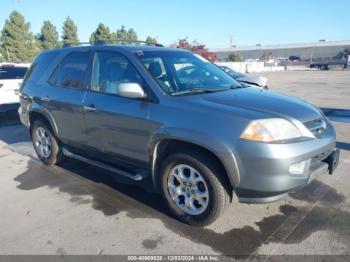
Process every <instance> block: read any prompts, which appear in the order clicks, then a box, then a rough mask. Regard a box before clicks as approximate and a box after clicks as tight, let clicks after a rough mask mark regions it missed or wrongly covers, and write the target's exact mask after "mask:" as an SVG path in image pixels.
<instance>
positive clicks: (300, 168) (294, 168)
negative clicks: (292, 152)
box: [289, 160, 308, 175]
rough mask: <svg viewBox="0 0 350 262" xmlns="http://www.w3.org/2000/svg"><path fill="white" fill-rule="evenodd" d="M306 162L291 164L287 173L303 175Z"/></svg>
mask: <svg viewBox="0 0 350 262" xmlns="http://www.w3.org/2000/svg"><path fill="white" fill-rule="evenodd" d="M307 162H308V160H305V161H302V162H299V163H296V164H293V165H290V166H289V173H291V174H293V175H302V174H304V171H305V167H306V164H307Z"/></svg>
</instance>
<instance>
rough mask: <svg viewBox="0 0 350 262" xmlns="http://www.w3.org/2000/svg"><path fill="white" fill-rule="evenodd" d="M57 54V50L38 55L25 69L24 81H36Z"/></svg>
mask: <svg viewBox="0 0 350 262" xmlns="http://www.w3.org/2000/svg"><path fill="white" fill-rule="evenodd" d="M58 55H59V52H47V53H42V54H41V55H39V56H38V57H37V58H36V59H35V60H34V62H33V63H32V65H31V66H30V68H29V70H28V71H27V74H26V75H25V77H24V81H25V82H26V81H28V82H37V81H38V80H39V79H40V78H41V77H42V76H43V75H44V73H45V72H46V70H47V69H48V68H49V66H50V65H51V63H52V62H53V61H54V59H55V58H56V57H57V56H58Z"/></svg>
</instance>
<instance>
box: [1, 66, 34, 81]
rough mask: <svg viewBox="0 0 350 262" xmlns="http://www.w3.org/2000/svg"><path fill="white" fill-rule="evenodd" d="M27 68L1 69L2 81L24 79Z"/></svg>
mask: <svg viewBox="0 0 350 262" xmlns="http://www.w3.org/2000/svg"><path fill="white" fill-rule="evenodd" d="M27 70H28V68H27V67H0V79H23V78H24V75H25V74H26V72H27Z"/></svg>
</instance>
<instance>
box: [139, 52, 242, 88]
mask: <svg viewBox="0 0 350 262" xmlns="http://www.w3.org/2000/svg"><path fill="white" fill-rule="evenodd" d="M136 55H137V57H138V58H139V59H140V61H141V62H142V63H143V65H144V66H145V68H146V69H147V70H148V72H149V73H150V74H151V75H152V76H153V77H154V78H155V79H156V80H157V82H158V83H159V85H160V86H161V88H162V89H163V90H164V91H165V92H167V93H168V94H171V95H176V94H186V93H199V92H217V91H223V90H228V89H232V88H238V87H241V85H240V84H239V83H238V82H236V81H235V80H234V79H232V78H231V77H230V76H229V75H227V74H226V73H225V72H224V71H222V70H221V69H220V68H219V67H217V66H216V65H214V64H212V63H211V62H209V61H208V60H206V59H204V58H202V57H201V56H199V55H196V54H192V53H189V52H174V51H144V52H137V53H136Z"/></svg>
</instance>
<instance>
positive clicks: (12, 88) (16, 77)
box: [0, 65, 28, 104]
mask: <svg viewBox="0 0 350 262" xmlns="http://www.w3.org/2000/svg"><path fill="white" fill-rule="evenodd" d="M27 70H28V68H27V67H18V66H14V65H8V66H1V67H0V104H16V103H19V96H18V90H19V88H20V84H21V83H22V81H23V78H24V75H25V73H26V72H27Z"/></svg>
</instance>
